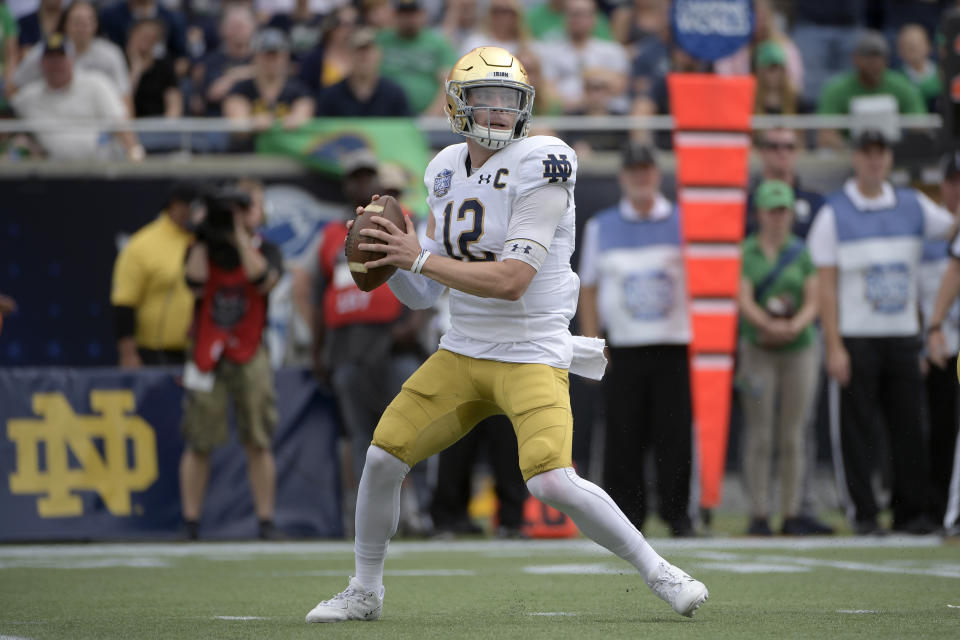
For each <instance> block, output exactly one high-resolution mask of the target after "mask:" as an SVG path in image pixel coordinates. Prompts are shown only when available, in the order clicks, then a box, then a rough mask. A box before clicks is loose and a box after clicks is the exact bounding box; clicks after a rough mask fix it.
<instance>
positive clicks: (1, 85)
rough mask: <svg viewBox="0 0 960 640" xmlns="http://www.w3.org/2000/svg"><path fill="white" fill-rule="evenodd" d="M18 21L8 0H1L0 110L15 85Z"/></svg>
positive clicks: (4, 105)
mask: <svg viewBox="0 0 960 640" xmlns="http://www.w3.org/2000/svg"><path fill="white" fill-rule="evenodd" d="M18 34H19V29H18V28H17V21H16V20H15V19H14V18H13V14H12V13H10V9H9V8H8V7H7V3H6V2H2V1H0V110H2V109H4V108H6V106H7V101H6V97H7V91H9V89H10V87H12V86H13V83H12V80H13V72H14V70H15V68H16V66H17V36H18Z"/></svg>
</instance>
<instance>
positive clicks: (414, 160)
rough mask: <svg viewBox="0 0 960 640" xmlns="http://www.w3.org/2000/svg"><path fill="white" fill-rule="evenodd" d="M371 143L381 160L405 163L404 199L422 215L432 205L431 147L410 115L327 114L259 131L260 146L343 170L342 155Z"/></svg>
mask: <svg viewBox="0 0 960 640" xmlns="http://www.w3.org/2000/svg"><path fill="white" fill-rule="evenodd" d="M362 147H367V148H369V149H370V150H371V151H373V152H374V154H376V156H377V158H378V159H379V160H380V162H385V163H394V164H397V165H400V166H402V167H403V168H404V169H405V170H406V173H407V174H408V175H409V178H410V180H409V183H408V185H407V188H406V190H405V192H404V197H403V200H402V201H403V204H404V205H405V206H406V207H407V208H408V209H410V210H411V211H413V212H415V213H417V214H418V215H420V214H423V213H424V212H425V211H426V202H425V200H426V197H427V191H426V188H425V187H424V186H423V172H424V170H426V168H427V164H428V163H429V162H430V150H429V148H428V146H427V141H426V139H425V138H424V137H423V134H422V133H421V132H420V130H419V129H417V126H416V122H415V121H414V120H412V119H408V118H323V119H314V120H311V121H310V122H309V123H307V124H305V125H303V126H302V127H300V128H299V129H296V130H293V131H288V130H285V129H281V128H274V129H272V130H270V131H266V132H264V133H261V134H260V135H259V136H257V152H259V153H270V154H280V155H288V156H294V157H296V158H299V159H300V160H301V161H302V162H303V163H304V164H306V165H307V166H308V167H310V168H312V169H314V170H316V171H319V172H321V173H325V174H327V175H330V176H340V175H341V174H342V171H341V169H340V158H341V156H343V154H345V153H349V152H351V151H356V150H357V149H360V148H362Z"/></svg>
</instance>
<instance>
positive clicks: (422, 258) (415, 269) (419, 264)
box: [410, 249, 430, 273]
mask: <svg viewBox="0 0 960 640" xmlns="http://www.w3.org/2000/svg"><path fill="white" fill-rule="evenodd" d="M429 257H430V252H429V251H427V250H426V249H421V250H420V255H419V256H417V257H416V259H415V260H414V261H413V264H412V265H411V266H410V272H411V273H420V271H421V270H422V269H423V265H424V263H426V261H427V258H429Z"/></svg>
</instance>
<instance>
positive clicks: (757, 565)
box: [698, 562, 810, 573]
mask: <svg viewBox="0 0 960 640" xmlns="http://www.w3.org/2000/svg"><path fill="white" fill-rule="evenodd" d="M698 566H699V567H700V568H701V569H710V570H713V571H729V572H730V573H806V572H808V571H810V567H798V566H796V565H792V566H791V565H786V564H773V563H769V562H706V563H704V564H701V565H698Z"/></svg>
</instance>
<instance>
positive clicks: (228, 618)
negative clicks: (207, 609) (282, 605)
mask: <svg viewBox="0 0 960 640" xmlns="http://www.w3.org/2000/svg"><path fill="white" fill-rule="evenodd" d="M213 617H214V619H216V620H269V619H270V618H264V617H262V616H213Z"/></svg>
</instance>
